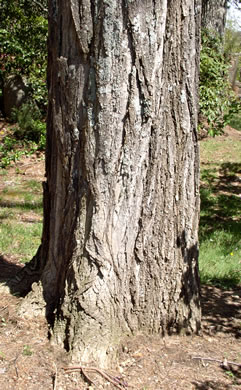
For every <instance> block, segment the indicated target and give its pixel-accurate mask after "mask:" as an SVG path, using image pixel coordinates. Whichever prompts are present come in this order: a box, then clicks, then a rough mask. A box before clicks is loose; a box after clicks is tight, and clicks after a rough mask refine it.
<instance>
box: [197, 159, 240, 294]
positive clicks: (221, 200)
mask: <svg viewBox="0 0 241 390" xmlns="http://www.w3.org/2000/svg"><path fill="white" fill-rule="evenodd" d="M205 166H206V168H205V169H203V170H202V185H201V188H200V196H201V216H200V225H199V241H200V244H202V243H203V242H205V241H210V237H212V234H213V233H215V232H216V233H217V232H219V231H222V232H224V233H227V235H228V238H227V239H224V240H223V241H222V249H223V251H224V254H225V255H227V254H228V253H229V252H230V249H231V251H232V250H233V249H235V248H236V247H238V246H239V245H240V243H241V176H240V175H241V164H239V163H223V164H220V166H219V167H218V168H217V166H216V165H215V164H212V163H210V164H205ZM240 279H241V278H240V274H239V273H231V274H230V275H228V276H227V277H225V278H223V279H222V280H221V279H220V278H213V279H212V280H209V282H210V283H212V284H214V285H220V286H225V287H233V286H235V285H238V284H239V283H240Z"/></svg>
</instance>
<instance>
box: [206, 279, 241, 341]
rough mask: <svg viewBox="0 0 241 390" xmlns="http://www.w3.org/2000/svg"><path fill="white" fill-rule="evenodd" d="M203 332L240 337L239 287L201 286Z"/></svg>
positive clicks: (240, 294)
mask: <svg viewBox="0 0 241 390" xmlns="http://www.w3.org/2000/svg"><path fill="white" fill-rule="evenodd" d="M201 301H202V313H203V327H202V328H203V332H204V333H206V334H209V335H211V334H216V333H223V334H227V335H229V336H231V335H232V336H234V337H236V338H240V337H241V326H240V324H241V305H240V301H241V288H236V289H233V290H222V289H221V288H218V287H211V286H202V299H201Z"/></svg>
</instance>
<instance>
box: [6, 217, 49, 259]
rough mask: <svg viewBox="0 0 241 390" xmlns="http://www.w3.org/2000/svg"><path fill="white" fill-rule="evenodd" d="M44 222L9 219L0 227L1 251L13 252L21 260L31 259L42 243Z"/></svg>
mask: <svg viewBox="0 0 241 390" xmlns="http://www.w3.org/2000/svg"><path fill="white" fill-rule="evenodd" d="M41 232H42V223H41V222H33V223H26V222H20V223H17V222H16V220H13V219H12V220H11V221H10V220H9V219H7V220H6V221H5V222H3V223H2V224H1V227H0V253H1V254H5V255H8V254H11V255H15V256H17V257H18V258H19V260H20V261H21V262H27V261H29V260H31V258H32V257H33V255H34V254H35V253H36V250H37V248H38V246H39V244H40V237H41Z"/></svg>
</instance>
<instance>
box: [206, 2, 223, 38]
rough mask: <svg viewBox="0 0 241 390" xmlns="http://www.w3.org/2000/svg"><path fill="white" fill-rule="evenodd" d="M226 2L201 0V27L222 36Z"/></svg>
mask: <svg viewBox="0 0 241 390" xmlns="http://www.w3.org/2000/svg"><path fill="white" fill-rule="evenodd" d="M227 10H228V0H202V27H203V28H206V29H209V30H213V31H215V32H216V33H218V34H219V35H220V36H221V37H223V35H224V29H225V24H226V17H227Z"/></svg>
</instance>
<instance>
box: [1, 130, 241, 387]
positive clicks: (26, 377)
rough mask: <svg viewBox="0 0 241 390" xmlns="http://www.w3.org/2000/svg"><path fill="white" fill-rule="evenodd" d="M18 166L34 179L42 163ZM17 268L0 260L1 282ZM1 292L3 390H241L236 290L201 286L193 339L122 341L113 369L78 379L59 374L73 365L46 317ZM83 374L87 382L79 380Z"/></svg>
mask: <svg viewBox="0 0 241 390" xmlns="http://www.w3.org/2000/svg"><path fill="white" fill-rule="evenodd" d="M232 132H233V130H230V129H228V130H227V132H226V134H225V135H224V136H222V137H226V136H227V135H228V136H231V137H232V136H235V137H240V138H241V133H240V132H239V133H238V132H236V131H234V133H235V134H230V133H232ZM17 165H18V168H19V169H21V171H23V180H27V178H28V177H30V178H32V177H33V176H34V178H35V180H36V179H38V180H40V181H43V179H44V177H43V173H44V163H43V161H38V162H37V161H34V159H33V160H31V158H26V159H24V160H21V162H19V163H17ZM15 175H16V169H15V168H10V170H9V172H8V176H9V180H14V176H15ZM0 181H1V179H0ZM0 188H1V182H0ZM20 267H22V265H21V264H20V263H18V259H17V258H16V257H13V256H9V255H8V256H6V255H3V254H2V255H1V256H0V278H1V279H7V278H9V277H11V276H13V275H14V274H15V273H16V272H17V271H18V270H19V269H20ZM0 294H1V300H0V389H1V390H15V389H16V390H37V389H38V390H51V389H52V390H77V389H78V390H87V389H92V390H93V389H96V390H99V389H116V388H119V389H126V390H128V389H135V390H159V389H160V390H161V389H163V390H191V389H192V390H211V389H213V390H236V389H240V388H241V305H240V298H241V287H240V288H237V289H233V290H226V291H224V290H221V289H219V288H216V287H210V286H203V287H202V311H203V321H202V333H201V334H200V335H199V336H196V335H195V336H171V337H169V336H168V337H165V338H161V337H159V336H149V335H143V334H142V335H137V336H135V337H134V338H129V339H126V340H124V341H123V343H122V346H121V347H120V351H119V357H118V360H117V361H116V362H114V363H113V367H112V368H111V369H109V370H107V371H106V370H105V371H104V372H103V371H98V369H99V368H98V367H95V368H96V369H97V370H94V369H92V370H91V369H90V368H89V367H87V368H86V369H83V372H82V374H81V373H80V371H77V372H68V371H66V370H65V369H64V368H66V367H68V366H72V363H71V362H70V359H69V356H68V354H67V353H65V352H64V351H63V350H62V349H60V348H58V347H57V346H54V345H52V344H51V342H50V341H49V340H48V325H47V323H46V321H45V319H44V318H42V317H36V318H34V319H33V318H31V319H28V318H23V317H21V315H20V314H19V312H18V308H19V306H20V304H21V300H22V298H18V297H15V296H13V295H11V294H10V293H9V292H8V291H7V289H6V288H5V287H3V286H0ZM230 362H232V363H230ZM80 364H81V362H78V363H77V365H80ZM93 366H94V363H93V365H92V367H93ZM105 373H107V374H108V375H111V377H110V379H111V381H112V383H111V381H109V379H108V378H107V377H104V376H103V375H102V374H105ZM84 375H86V376H87V377H88V378H89V379H90V380H91V382H92V383H91V384H90V383H87V381H86V380H84V379H83V377H84ZM113 382H115V384H113Z"/></svg>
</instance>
